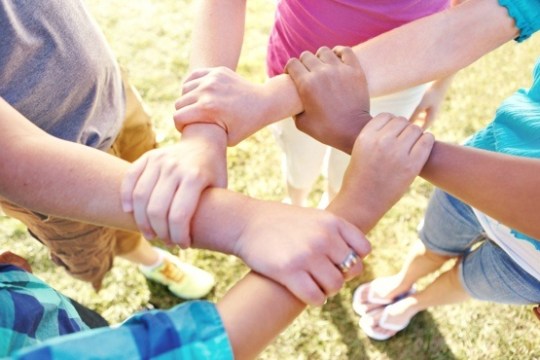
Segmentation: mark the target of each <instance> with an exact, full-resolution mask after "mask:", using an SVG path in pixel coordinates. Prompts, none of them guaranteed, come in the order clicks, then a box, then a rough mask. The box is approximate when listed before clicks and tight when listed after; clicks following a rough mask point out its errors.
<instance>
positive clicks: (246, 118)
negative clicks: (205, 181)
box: [174, 67, 267, 146]
mask: <svg viewBox="0 0 540 360" xmlns="http://www.w3.org/2000/svg"><path fill="white" fill-rule="evenodd" d="M175 107H176V112H175V113H174V123H175V125H176V128H177V129H178V130H179V131H182V129H183V128H184V126H186V125H188V124H193V123H213V124H217V125H219V126H221V127H222V128H223V129H224V130H225V131H226V132H227V137H228V138H227V142H228V145H229V146H234V145H236V144H238V143H239V142H240V141H242V140H243V139H245V138H247V137H248V136H249V135H251V134H253V133H254V132H256V131H257V130H259V129H260V128H261V127H262V125H258V124H260V123H262V121H263V119H264V116H265V115H264V114H265V109H266V108H267V101H266V95H265V90H264V87H263V86H262V85H257V84H253V83H250V82H249V81H247V80H245V79H243V78H242V77H241V76H240V75H238V74H236V73H235V72H234V71H232V70H230V69H228V68H226V67H217V68H208V69H201V70H196V71H194V72H193V73H191V75H189V77H188V78H187V79H186V81H185V82H184V86H183V89H182V97H181V98H180V99H178V100H177V101H176V104H175Z"/></svg>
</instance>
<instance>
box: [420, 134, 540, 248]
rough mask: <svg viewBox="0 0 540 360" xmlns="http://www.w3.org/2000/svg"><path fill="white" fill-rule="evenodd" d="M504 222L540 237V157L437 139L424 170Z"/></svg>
mask: <svg viewBox="0 0 540 360" xmlns="http://www.w3.org/2000/svg"><path fill="white" fill-rule="evenodd" d="M420 175H421V176H422V177H423V178H424V179H426V180H427V181H429V182H431V183H432V184H433V185H435V186H437V187H439V188H441V189H443V190H445V191H447V192H448V193H450V194H452V195H453V196H455V197H457V198H459V199H461V200H462V201H464V202H466V203H467V204H469V205H471V206H473V207H475V208H476V209H478V210H480V211H482V212H484V213H485V214H487V215H489V216H491V217H492V218H494V219H496V220H498V221H500V222H501V223H503V224H505V225H507V226H509V227H511V228H514V229H516V230H518V231H520V232H523V233H525V234H527V235H529V236H531V237H533V238H535V239H540V225H539V224H540V215H539V212H538V204H539V203H540V187H539V186H538V184H539V183H540V161H539V160H536V159H527V158H521V157H514V156H508V155H502V154H498V153H493V152H487V151H483V150H478V149H473V148H469V147H463V146H458V145H450V144H445V143H439V142H437V143H436V144H435V146H434V147H433V150H432V153H431V156H430V158H429V160H428V162H427V163H426V165H425V167H424V169H423V171H422V172H421V174H420Z"/></svg>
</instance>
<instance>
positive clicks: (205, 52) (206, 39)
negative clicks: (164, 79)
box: [190, 0, 246, 70]
mask: <svg viewBox="0 0 540 360" xmlns="http://www.w3.org/2000/svg"><path fill="white" fill-rule="evenodd" d="M245 14H246V0H226V1H223V0H201V1H199V4H198V6H197V10H196V16H195V26H194V29H193V35H192V40H191V47H192V49H191V58H190V68H191V69H198V68H203V67H214V66H226V67H228V68H230V69H233V70H234V69H236V65H237V63H238V57H239V56H240V50H241V48H242V42H243V39H244V27H245Z"/></svg>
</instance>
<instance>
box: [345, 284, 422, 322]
mask: <svg viewBox="0 0 540 360" xmlns="http://www.w3.org/2000/svg"><path fill="white" fill-rule="evenodd" d="M379 279H381V278H378V279H375V280H373V281H370V282H368V283H365V284H362V285H360V286H359V287H357V288H356V290H355V291H354V293H353V299H352V308H353V310H354V312H355V313H357V314H358V315H360V316H364V315H366V314H367V310H366V309H365V308H364V306H363V305H365V304H366V303H362V301H361V300H360V298H361V295H362V292H363V291H365V289H366V288H368V287H369V288H368V293H367V304H375V305H381V306H379V307H383V306H385V305H390V304H393V303H395V302H396V301H399V300H401V299H403V298H406V297H407V296H410V295H412V294H414V293H415V292H416V290H415V288H414V287H412V288H411V289H409V290H408V291H406V292H404V293H402V294H400V295H398V296H396V297H394V298H393V299H383V298H381V297H378V296H376V295H375V292H374V290H373V287H371V285H374V284H375V282H376V281H377V280H379ZM375 287H376V286H375ZM370 310H374V309H370Z"/></svg>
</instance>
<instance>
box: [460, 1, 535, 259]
mask: <svg viewBox="0 0 540 360" xmlns="http://www.w3.org/2000/svg"><path fill="white" fill-rule="evenodd" d="M499 3H500V4H501V5H502V6H504V7H506V8H507V9H508V13H509V14H510V16H511V17H513V18H514V20H515V21H516V25H517V27H518V28H519V30H520V35H519V37H518V38H517V39H516V40H517V41H523V40H525V39H527V38H529V37H530V36H531V35H532V34H533V33H534V32H536V31H538V29H540V0H499ZM467 145H469V146H472V147H475V148H479V149H484V150H488V151H495V152H498V153H502V154H508V155H514V156H523V157H529V158H540V58H539V59H538V60H537V62H536V65H535V67H534V71H533V82H532V85H531V87H530V88H529V89H520V90H518V91H517V92H516V93H515V94H513V95H512V96H510V97H509V98H508V99H506V100H505V101H503V103H502V104H501V105H500V106H499V108H498V109H497V112H496V114H495V119H494V120H493V121H492V122H491V123H490V124H489V125H488V126H486V128H484V129H482V130H480V131H479V132H477V133H476V134H475V135H474V136H473V137H472V138H471V139H470V140H469V141H468V142H467ZM539 186H540V184H539ZM512 233H513V234H514V236H516V238H518V239H524V240H528V241H530V242H532V243H533V245H534V246H535V248H536V249H537V250H540V242H538V241H535V240H534V239H532V238H530V237H528V236H526V235H524V234H521V233H519V232H517V231H515V230H513V231H512Z"/></svg>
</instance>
